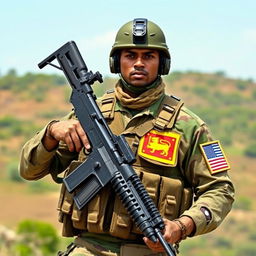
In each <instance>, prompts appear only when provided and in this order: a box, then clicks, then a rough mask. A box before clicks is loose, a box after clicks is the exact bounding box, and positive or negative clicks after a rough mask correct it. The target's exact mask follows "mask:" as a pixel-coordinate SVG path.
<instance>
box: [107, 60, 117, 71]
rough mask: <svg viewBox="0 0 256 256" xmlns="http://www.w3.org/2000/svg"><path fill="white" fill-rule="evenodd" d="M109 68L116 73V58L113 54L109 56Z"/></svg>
mask: <svg viewBox="0 0 256 256" xmlns="http://www.w3.org/2000/svg"><path fill="white" fill-rule="evenodd" d="M109 68H110V72H111V73H116V72H115V65H114V58H113V57H112V56H111V57H109Z"/></svg>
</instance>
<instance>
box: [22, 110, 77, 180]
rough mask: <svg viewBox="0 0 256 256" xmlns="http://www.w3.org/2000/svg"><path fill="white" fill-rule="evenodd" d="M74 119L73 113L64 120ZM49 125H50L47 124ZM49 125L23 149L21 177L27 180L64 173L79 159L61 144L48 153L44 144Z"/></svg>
mask: <svg viewBox="0 0 256 256" xmlns="http://www.w3.org/2000/svg"><path fill="white" fill-rule="evenodd" d="M70 118H72V113H70V114H69V115H67V116H66V117H64V118H63V119H62V120H67V119H70ZM47 125H48V124H47ZM47 125H46V126H45V127H44V128H43V129H42V130H41V131H40V132H38V133H37V134H36V135H35V136H34V137H33V138H31V139H30V140H29V141H28V142H27V143H26V144H25V145H24V146H23V148H22V151H21V155H20V164H19V171H20V175H21V176H22V177H23V178H24V179H27V180H37V179H40V178H42V177H44V176H45V175H47V174H49V173H53V172H58V173H60V172H62V171H63V170H65V169H66V167H67V166H68V165H69V163H70V162H71V161H72V160H73V159H74V158H76V157H77V153H72V152H69V151H68V149H67V146H66V145H65V144H64V143H62V142H60V143H59V146H58V148H57V149H56V150H53V151H50V152H49V151H47V150H46V149H45V147H44V145H43V143H42V139H43V136H44V135H45V132H46V129H47Z"/></svg>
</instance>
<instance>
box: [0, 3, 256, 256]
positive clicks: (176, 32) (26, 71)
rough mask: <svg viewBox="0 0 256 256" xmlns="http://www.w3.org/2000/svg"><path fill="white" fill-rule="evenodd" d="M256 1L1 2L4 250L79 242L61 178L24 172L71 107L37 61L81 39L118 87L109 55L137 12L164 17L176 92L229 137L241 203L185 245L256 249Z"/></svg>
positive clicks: (210, 251) (219, 250)
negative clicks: (62, 207)
mask: <svg viewBox="0 0 256 256" xmlns="http://www.w3.org/2000/svg"><path fill="white" fill-rule="evenodd" d="M255 10H256V2H255V1H252V0H243V1H241V0H236V1H234V0H233V1H231V0H226V1H220V0H215V1H210V0H197V1H188V0H187V1H186V0H184V1H177V0H173V1H170V0H158V1H153V0H147V1H134V0H131V1H129V2H127V3H126V2H124V3H123V2H120V1H117V0H109V1H100V0H95V1H92V2H89V1H82V0H74V1H72V2H71V1H66V0H62V1H59V0H56V1H49V0H45V1H31V0H27V1H26V0H24V1H19V2H18V1H17V2H16V3H14V2H10V1H8V2H7V1H5V2H2V3H1V8H0V22H1V23H0V24H1V27H0V35H1V40H0V168H1V172H0V202H1V206H2V207H1V211H0V255H1V256H7V255H8V256H9V255H17V256H23V255H24V256H30V255H36V256H37V255H38V256H40V255H48V256H51V255H56V251H58V250H63V249H64V248H65V246H66V244H68V243H69V242H70V240H69V239H64V238H61V226H60V224H59V223H58V221H57V217H58V216H57V211H56V207H57V200H58V194H59V185H56V184H54V182H53V181H52V180H51V178H49V177H46V178H44V179H42V180H40V181H33V182H28V181H24V180H22V179H21V178H20V177H19V174H18V169H17V166H18V162H19V155H20V151H21V147H22V145H23V144H24V143H25V142H26V141H27V140H28V139H29V138H30V137H32V136H33V135H34V134H35V133H36V132H37V131H39V130H40V129H41V128H42V127H43V126H44V125H45V124H46V123H48V122H49V121H50V120H52V119H58V118H60V117H62V116H64V115H65V114H66V113H67V112H69V111H70V110H71V109H72V106H71V104H70V103H69V96H70V86H69V85H68V84H67V82H66V80H65V78H64V76H63V74H62V72H61V71H59V70H57V69H54V68H52V67H46V68H44V69H43V70H39V69H38V66H37V64H38V63H39V62H40V61H41V60H43V59H44V58H45V57H47V56H48V55H49V54H51V53H52V52H53V51H55V50H56V49H58V48H59V47H60V46H62V45H63V44H64V43H66V42H67V41H70V40H74V41H75V42H76V43H77V45H78V47H79V49H80V52H81V54H82V56H83V58H84V60H85V62H86V64H87V66H88V68H89V69H90V70H93V71H94V72H95V71H100V72H101V73H102V74H103V76H104V84H103V85H99V84H95V86H94V88H95V92H96V94H97V96H101V95H102V94H103V92H104V91H105V90H106V89H108V88H111V87H113V85H114V84H115V81H116V80H117V76H115V75H111V74H110V71H109V66H108V55H109V52H110V49H111V46H112V44H113V42H114V38H115V34H116V32H117V30H118V29H119V28H120V26H122V25H123V24H124V23H126V22H127V21H130V20H132V19H133V18H138V17H143V18H148V19H149V20H152V21H154V22H155V23H157V24H158V25H159V26H160V27H161V28H162V29H163V31H164V33H165V35H166V40H167V44H168V46H169V48H170V52H171V56H172V67H171V72H170V74H169V75H168V76H165V77H164V80H165V82H166V84H167V93H169V94H174V95H176V96H178V97H181V98H182V99H183V100H184V101H185V104H186V106H187V107H189V108H190V109H192V110H193V111H194V112H195V113H197V114H198V115H199V116H200V117H201V118H202V119H203V120H205V121H206V122H207V123H208V125H209V126H210V128H211V129H212V132H213V134H214V135H215V137H216V139H220V140H221V141H222V144H223V147H224V150H225V153H226V155H227V157H228V159H229V161H230V163H231V166H232V170H231V171H230V176H231V177H232V179H233V180H234V183H235V187H236V202H235V204H234V207H233V210H232V212H231V213H230V214H229V216H228V217H227V218H226V219H225V221H224V223H223V224H222V225H221V226H220V227H219V228H218V229H217V230H216V231H213V232H212V233H210V234H208V235H205V236H202V237H200V236H199V237H196V238H192V239H190V238H189V239H187V240H186V241H184V242H183V243H182V246H181V247H182V248H181V254H180V255H182V256H185V255H190V256H193V255H197V256H204V255H207V256H219V255H225V256H238V255H243V256H255V255H256V245H255V244H256V243H255V241H256V229H255V226H256V215H255V210H256V202H255V200H254V199H255V196H256V189H255V186H256V177H255V174H254V169H255V166H256V132H255V131H256V71H255V57H256V18H255Z"/></svg>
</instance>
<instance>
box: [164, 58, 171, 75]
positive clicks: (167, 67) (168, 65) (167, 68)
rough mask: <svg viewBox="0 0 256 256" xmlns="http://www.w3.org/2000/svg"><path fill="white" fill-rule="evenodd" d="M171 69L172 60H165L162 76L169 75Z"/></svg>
mask: <svg viewBox="0 0 256 256" xmlns="http://www.w3.org/2000/svg"><path fill="white" fill-rule="evenodd" d="M170 68H171V59H169V58H164V61H163V73H162V75H168V74H169V71H170Z"/></svg>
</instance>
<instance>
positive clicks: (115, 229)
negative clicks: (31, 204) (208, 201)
mask: <svg viewBox="0 0 256 256" xmlns="http://www.w3.org/2000/svg"><path fill="white" fill-rule="evenodd" d="M80 163H81V162H80V161H73V162H72V163H71V164H70V167H69V168H68V170H67V171H66V174H65V175H68V174H69V173H70V172H72V171H73V170H74V169H75V168H76V167H77V166H78V165H79V164H80ZM134 169H135V170H136V172H137V174H138V175H139V177H140V178H141V180H142V183H143V185H144V186H145V188H146V190H147V191H148V193H149V195H150V196H151V198H152V199H153V201H154V203H155V204H156V205H157V206H158V209H159V211H160V213H161V215H162V217H163V218H166V219H169V220H172V219H175V218H177V217H178V216H179V215H180V214H181V213H182V212H183V211H185V210H186V209H188V208H189V207H190V206H191V201H192V193H191V190H190V189H188V188H184V186H183V182H182V181H181V180H180V179H177V178H168V177H164V176H160V175H158V174H153V173H149V172H146V171H141V170H140V168H139V167H137V168H134ZM74 193H75V192H74ZM113 198H114V200H113ZM58 210H59V211H60V213H59V221H60V222H62V223H63V230H62V235H63V236H74V235H77V234H79V233H81V232H84V231H88V232H92V233H108V234H111V235H112V236H115V237H119V238H123V239H131V240H135V239H136V237H137V235H138V234H140V231H139V230H138V228H137V227H136V226H135V225H134V223H133V221H132V220H131V218H130V216H129V214H128V212H127V211H126V209H125V208H124V207H123V205H122V203H121V201H120V199H119V198H118V196H117V195H115V194H114V192H113V191H112V190H111V187H110V185H108V186H106V187H104V188H103V189H102V190H101V191H100V192H99V193H98V194H97V195H96V196H95V197H94V198H93V199H92V200H91V201H90V202H89V203H88V204H87V205H86V206H85V207H84V208H83V209H82V210H78V209H77V207H76V205H75V204H74V202H73V193H72V194H71V193H69V192H68V191H67V190H66V188H65V186H64V185H62V189H61V195H60V199H59V204H58Z"/></svg>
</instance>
